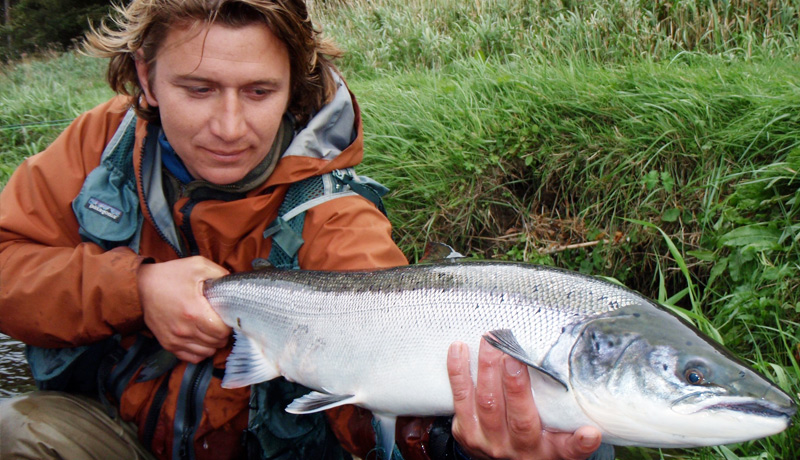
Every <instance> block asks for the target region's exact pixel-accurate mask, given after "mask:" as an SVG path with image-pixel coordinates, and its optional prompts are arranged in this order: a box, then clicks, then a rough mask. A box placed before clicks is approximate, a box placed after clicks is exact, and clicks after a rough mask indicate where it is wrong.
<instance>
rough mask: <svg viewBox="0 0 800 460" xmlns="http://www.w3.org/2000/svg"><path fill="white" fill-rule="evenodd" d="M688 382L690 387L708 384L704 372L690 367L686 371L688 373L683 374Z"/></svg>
mask: <svg viewBox="0 0 800 460" xmlns="http://www.w3.org/2000/svg"><path fill="white" fill-rule="evenodd" d="M683 376H684V378H685V379H686V382H687V383H689V384H690V385H702V384H704V383H706V378H705V376H704V375H703V371H702V370H700V369H698V368H696V367H690V368H688V369H686V372H684V373H683Z"/></svg>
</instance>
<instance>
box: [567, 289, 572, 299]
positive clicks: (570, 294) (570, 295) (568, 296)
mask: <svg viewBox="0 0 800 460" xmlns="http://www.w3.org/2000/svg"><path fill="white" fill-rule="evenodd" d="M570 297H572V291H569V292H568V293H567V298H568V299H569V298H570Z"/></svg>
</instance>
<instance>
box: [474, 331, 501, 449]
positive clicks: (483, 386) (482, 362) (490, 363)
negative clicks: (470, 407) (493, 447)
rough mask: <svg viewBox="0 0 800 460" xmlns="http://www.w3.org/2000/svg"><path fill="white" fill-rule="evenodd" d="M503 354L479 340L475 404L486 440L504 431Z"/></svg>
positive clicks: (484, 341)
mask: <svg viewBox="0 0 800 460" xmlns="http://www.w3.org/2000/svg"><path fill="white" fill-rule="evenodd" d="M502 361H503V352H502V351H500V350H498V349H497V348H495V347H493V346H491V345H489V343H488V342H486V340H481V343H480V346H479V350H478V382H477V386H476V389H475V402H476V411H477V416H478V420H479V421H480V425H481V429H482V430H483V433H484V435H485V436H486V437H487V438H488V439H494V438H496V437H500V436H501V434H503V433H504V432H505V431H506V402H505V397H504V396H503V383H502V374H503V370H502Z"/></svg>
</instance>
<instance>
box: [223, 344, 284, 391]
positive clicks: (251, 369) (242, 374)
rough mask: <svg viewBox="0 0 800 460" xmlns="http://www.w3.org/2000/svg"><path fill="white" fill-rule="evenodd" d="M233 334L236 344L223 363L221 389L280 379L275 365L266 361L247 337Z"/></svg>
mask: <svg viewBox="0 0 800 460" xmlns="http://www.w3.org/2000/svg"><path fill="white" fill-rule="evenodd" d="M233 334H234V337H235V339H236V342H235V343H234V344H233V351H231V354H230V356H228V361H227V363H225V377H224V378H223V379H222V388H239V387H243V386H247V385H253V384H255V383H261V382H266V381H267V380H272V379H274V378H276V377H280V373H279V372H278V369H277V368H276V367H275V364H274V363H271V362H269V361H267V359H266V358H265V357H264V354H263V353H261V350H259V348H258V347H257V346H256V344H255V343H253V341H252V340H250V338H249V337H247V336H246V335H244V334H242V333H241V332H239V331H234V333H233Z"/></svg>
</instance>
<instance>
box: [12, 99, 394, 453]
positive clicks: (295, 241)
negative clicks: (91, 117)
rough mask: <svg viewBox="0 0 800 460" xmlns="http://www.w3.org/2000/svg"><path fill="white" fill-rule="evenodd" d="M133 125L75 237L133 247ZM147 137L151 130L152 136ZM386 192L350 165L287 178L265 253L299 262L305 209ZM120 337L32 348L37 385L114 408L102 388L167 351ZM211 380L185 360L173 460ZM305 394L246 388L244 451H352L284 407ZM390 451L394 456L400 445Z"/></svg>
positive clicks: (80, 201)
mask: <svg viewBox="0 0 800 460" xmlns="http://www.w3.org/2000/svg"><path fill="white" fill-rule="evenodd" d="M135 128H136V116H135V114H134V112H133V110H132V109H131V110H129V111H128V113H127V114H126V115H125V117H124V118H123V120H122V123H121V124H120V126H119V128H118V129H117V131H116V132H115V134H114V136H113V137H112V139H111V141H110V142H109V143H108V144H107V145H106V147H105V149H104V151H103V154H102V157H101V161H100V165H99V166H98V167H97V168H95V169H94V170H93V171H92V172H91V173H90V174H89V175H88V176H87V177H86V180H85V181H84V184H83V187H82V189H81V192H80V194H79V195H78V197H77V198H76V199H75V200H74V201H73V203H72V208H73V212H74V213H75V216H76V218H77V219H78V222H79V224H80V230H79V231H80V236H81V238H82V239H83V240H84V241H90V242H93V243H96V244H98V245H100V246H101V247H103V248H104V249H106V250H109V249H112V248H114V247H120V246H127V247H129V248H131V249H132V250H133V251H134V252H137V253H138V252H139V236H140V234H141V229H142V225H143V222H144V217H143V214H142V212H141V209H140V203H139V197H138V194H137V191H136V177H135V172H134V167H133V145H134V142H135ZM151 135H152V134H151V133H150V132H148V136H151ZM157 160H158V161H156V162H155V164H156V166H157V167H160V164H158V163H159V162H160V158H157ZM158 171H160V169H158ZM157 174H160V172H157ZM387 191H388V189H387V188H385V187H384V186H383V185H381V184H379V183H377V182H375V181H373V180H372V179H369V178H367V177H364V176H358V175H356V174H355V171H354V170H353V169H352V168H347V169H342V170H336V171H333V172H330V173H327V174H323V175H321V176H313V177H309V178H307V179H304V180H302V181H299V182H297V183H294V184H292V185H291V186H290V187H289V189H288V191H287V194H286V197H285V198H284V201H283V202H282V204H281V206H280V208H279V210H278V217H277V218H276V219H275V220H274V221H273V222H272V223H271V224H270V225H269V226H268V227H267V229H266V230H265V231H264V234H263V236H264V238H272V248H271V250H270V253H269V256H268V259H267V260H268V261H269V263H270V264H271V265H272V266H274V267H275V268H278V269H295V270H296V269H299V268H300V267H299V263H298V257H297V253H298V250H299V249H300V247H301V246H302V244H303V239H302V232H303V225H304V222H305V213H306V211H308V210H309V209H311V208H313V207H314V206H317V205H319V204H322V203H325V202H327V201H330V200H333V199H337V198H341V197H345V196H353V195H360V196H363V197H365V198H367V199H368V200H370V201H371V202H372V203H374V204H375V206H376V207H378V209H379V210H380V211H381V212H383V213H384V214H386V210H385V208H384V206H383V203H382V199H381V197H382V196H383V195H384V194H385V193H386V192H387ZM170 219H171V217H170ZM171 244H176V245H177V244H178V243H177V242H172V243H171ZM176 247H179V246H176ZM120 339H121V337H120V336H119V335H117V336H114V337H110V338H108V339H105V340H103V341H100V342H98V343H95V344H91V345H84V346H79V347H73V348H59V349H53V348H41V347H36V346H32V345H28V346H27V347H26V358H27V360H28V363H29V365H30V368H31V373H32V375H33V378H34V380H35V381H36V385H37V388H39V389H40V390H54V391H65V392H72V393H82V394H88V395H92V396H99V398H100V400H101V401H102V402H104V403H105V404H106V405H107V407H111V406H110V403H109V401H107V397H106V394H109V395H111V397H112V398H113V399H115V400H116V401H119V399H120V398H121V396H122V392H123V391H124V389H125V388H126V386H127V385H128V383H130V381H131V379H132V378H133V376H134V375H135V374H136V372H137V370H138V369H139V368H140V367H141V366H142V365H143V364H144V363H145V361H147V360H148V359H150V360H152V359H153V358H154V357H157V356H158V355H159V354H161V355H165V354H166V355H169V353H166V352H165V351H164V350H163V349H162V348H161V346H160V345H159V344H158V342H157V341H156V340H155V339H153V338H149V337H146V336H144V335H141V334H140V335H138V336H137V339H136V341H135V343H134V344H133V346H131V347H130V348H129V349H127V350H126V349H125V348H123V347H122V346H121V345H120ZM173 358H174V357H173ZM168 371H169V372H171V369H168ZM142 374H145V373H144V372H140V374H139V379H144V380H149V379H154V378H157V377H159V376H160V375H163V373H160V374H155V375H144V376H143V375H142ZM212 378H221V375H216V373H215V372H214V367H213V365H212V364H211V359H210V358H209V359H206V360H205V361H203V362H201V363H198V364H191V363H190V364H188V365H187V367H186V371H185V372H184V376H183V377H182V383H181V390H180V394H179V396H178V407H177V408H176V414H175V426H174V433H173V439H174V440H175V442H174V446H173V452H172V458H173V459H184V458H186V459H193V458H194V433H195V431H196V429H197V427H198V426H199V424H200V418H201V416H202V413H203V401H204V396H205V391H206V389H207V388H208V385H209V382H210V381H211V379H212ZM168 380H169V378H166V379H164V380H163V382H164V383H163V384H162V385H161V386H160V388H158V390H157V391H156V395H155V397H154V400H153V403H152V404H151V407H150V409H149V412H148V415H147V418H146V422H145V429H144V434H143V436H142V439H141V441H142V443H143V444H144V445H145V446H146V447H147V448H150V446H151V444H152V440H153V435H154V432H155V427H156V423H157V421H158V416H159V414H160V412H161V406H162V405H163V403H164V400H165V398H166V396H167V382H168ZM309 391H311V390H310V389H308V388H305V387H303V386H301V385H298V384H294V383H290V382H288V381H286V380H285V379H283V378H279V379H274V380H271V381H268V382H263V383H260V384H257V385H253V386H251V397H250V417H249V423H248V428H247V430H246V433H245V439H246V449H247V453H248V458H251V459H256V458H257V459H270V460H290V459H308V458H315V459H330V460H340V459H344V458H349V455H348V454H346V453H345V451H344V449H342V447H341V445H340V444H339V442H338V440H337V439H336V437H335V436H334V434H333V433H332V431H331V430H330V427H329V426H328V424H327V421H326V420H325V416H324V414H323V413H314V414H305V415H293V414H289V413H287V412H286V411H285V410H284V409H285V407H286V406H287V405H288V404H289V403H290V402H291V401H292V400H294V399H295V398H297V397H300V396H302V395H304V394H305V393H308V392H309ZM395 452H396V453H399V452H397V449H396V448H395ZM395 458H399V457H395Z"/></svg>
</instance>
